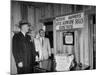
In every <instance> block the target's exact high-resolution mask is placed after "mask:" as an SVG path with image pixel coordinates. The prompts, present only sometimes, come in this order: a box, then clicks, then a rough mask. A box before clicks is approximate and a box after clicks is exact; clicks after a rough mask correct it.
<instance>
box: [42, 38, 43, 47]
mask: <svg viewBox="0 0 100 75" xmlns="http://www.w3.org/2000/svg"><path fill="white" fill-rule="evenodd" d="M42 47H43V38H42Z"/></svg>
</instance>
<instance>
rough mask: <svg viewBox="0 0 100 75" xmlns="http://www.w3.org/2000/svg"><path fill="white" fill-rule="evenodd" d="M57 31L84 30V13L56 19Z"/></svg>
mask: <svg viewBox="0 0 100 75" xmlns="http://www.w3.org/2000/svg"><path fill="white" fill-rule="evenodd" d="M55 21H56V30H64V29H72V28H83V26H84V13H76V14H72V15H67V16H62V17H56V19H55Z"/></svg>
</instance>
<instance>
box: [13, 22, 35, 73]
mask: <svg viewBox="0 0 100 75" xmlns="http://www.w3.org/2000/svg"><path fill="white" fill-rule="evenodd" d="M19 27H20V30H21V31H20V32H19V33H16V34H15V35H14V36H13V39H12V52H13V56H14V58H15V62H16V66H17V73H18V74H26V73H32V72H33V62H34V60H35V59H34V57H33V56H34V54H33V52H34V50H35V47H34V45H32V44H31V43H30V36H29V35H27V32H28V30H29V24H28V23H20V24H19ZM33 59H34V60H33Z"/></svg>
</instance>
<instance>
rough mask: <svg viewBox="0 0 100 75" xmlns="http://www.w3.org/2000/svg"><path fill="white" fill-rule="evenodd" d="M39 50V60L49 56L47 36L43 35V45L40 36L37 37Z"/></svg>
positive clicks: (49, 49)
mask: <svg viewBox="0 0 100 75" xmlns="http://www.w3.org/2000/svg"><path fill="white" fill-rule="evenodd" d="M36 49H37V50H38V51H39V59H40V60H46V59H48V58H49V56H51V48H50V42H49V39H48V38H45V37H44V40H43V45H42V43H41V41H40V38H38V39H37V48H36Z"/></svg>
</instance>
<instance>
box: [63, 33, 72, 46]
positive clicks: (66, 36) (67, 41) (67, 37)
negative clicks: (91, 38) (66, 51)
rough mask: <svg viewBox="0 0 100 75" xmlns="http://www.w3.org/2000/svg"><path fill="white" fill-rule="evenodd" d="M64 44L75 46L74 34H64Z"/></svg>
mask: <svg viewBox="0 0 100 75" xmlns="http://www.w3.org/2000/svg"><path fill="white" fill-rule="evenodd" d="M63 44H64V45H74V32H63Z"/></svg>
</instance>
